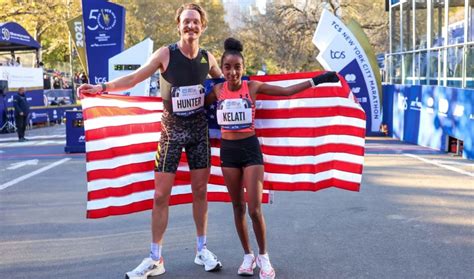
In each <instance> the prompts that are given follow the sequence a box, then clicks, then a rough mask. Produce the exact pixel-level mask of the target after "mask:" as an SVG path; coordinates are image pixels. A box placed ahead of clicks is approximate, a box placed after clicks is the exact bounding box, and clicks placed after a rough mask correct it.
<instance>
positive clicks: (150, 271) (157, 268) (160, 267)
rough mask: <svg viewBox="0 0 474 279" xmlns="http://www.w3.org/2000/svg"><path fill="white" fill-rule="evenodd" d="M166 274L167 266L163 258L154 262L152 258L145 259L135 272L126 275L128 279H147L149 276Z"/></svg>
mask: <svg viewBox="0 0 474 279" xmlns="http://www.w3.org/2000/svg"><path fill="white" fill-rule="evenodd" d="M163 273H165V265H164V263H163V257H161V259H160V260H159V261H154V260H152V259H151V258H145V259H143V261H142V263H141V264H139V265H138V266H137V267H136V268H135V269H134V270H132V271H129V272H127V273H126V274H125V278H126V279H147V278H148V276H157V275H161V274H163Z"/></svg>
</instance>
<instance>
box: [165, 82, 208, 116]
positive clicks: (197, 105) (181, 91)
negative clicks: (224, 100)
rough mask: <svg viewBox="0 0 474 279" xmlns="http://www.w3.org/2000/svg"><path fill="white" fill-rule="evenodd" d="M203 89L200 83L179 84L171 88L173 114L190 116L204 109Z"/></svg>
mask: <svg viewBox="0 0 474 279" xmlns="http://www.w3.org/2000/svg"><path fill="white" fill-rule="evenodd" d="M204 96H205V91H204V87H203V86H202V85H200V84H199V85H191V86H180V87H172V88H171V101H172V103H173V114H175V115H178V116H190V115H192V114H194V113H196V112H199V111H201V110H203V109H204Z"/></svg>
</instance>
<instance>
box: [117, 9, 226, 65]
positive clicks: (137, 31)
mask: <svg viewBox="0 0 474 279" xmlns="http://www.w3.org/2000/svg"><path fill="white" fill-rule="evenodd" d="M188 2H189V1H168V0H155V1H140V0H119V1H117V4H119V5H123V6H124V7H125V8H126V10H127V30H126V33H125V38H126V39H125V41H126V42H125V43H126V46H127V47H130V46H132V45H134V44H136V43H138V42H140V41H142V40H143V39H145V37H150V38H151V39H152V40H153V42H154V47H155V49H158V48H160V47H161V46H164V45H168V44H170V43H173V42H176V41H178V40H179V35H178V29H177V23H176V21H175V12H176V10H177V9H178V8H179V7H180V6H181V5H182V4H183V3H188ZM194 2H196V3H199V4H200V5H202V6H203V8H204V9H205V10H206V12H207V16H208V20H209V25H208V28H207V30H206V31H205V32H204V34H203V35H202V37H201V45H202V46H203V48H205V49H207V50H209V51H211V52H212V54H214V56H216V57H220V55H221V54H222V53H223V42H224V40H225V38H227V36H228V34H229V33H230V31H229V26H228V24H227V23H226V22H225V21H224V7H223V6H222V2H221V1H220V0H201V1H194Z"/></svg>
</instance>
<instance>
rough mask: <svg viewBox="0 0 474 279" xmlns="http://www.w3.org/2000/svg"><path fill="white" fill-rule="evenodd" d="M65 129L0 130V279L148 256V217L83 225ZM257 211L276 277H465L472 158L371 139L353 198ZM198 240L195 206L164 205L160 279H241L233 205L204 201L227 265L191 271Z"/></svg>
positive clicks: (118, 269)
mask: <svg viewBox="0 0 474 279" xmlns="http://www.w3.org/2000/svg"><path fill="white" fill-rule="evenodd" d="M64 134H65V131H64V125H57V126H53V127H45V128H39V129H33V130H28V131H27V133H26V136H27V138H28V137H29V138H30V141H28V142H24V143H19V142H17V141H16V138H15V135H14V134H1V135H0V159H1V160H0V173H1V175H0V278H9V279H14V278H32V279H33V278H35V279H36V278H90V279H92V278H98V279H99V278H100V279H104V278H123V277H124V273H125V272H126V271H129V270H131V269H133V268H134V267H135V266H136V265H137V264H139V263H140V261H141V260H142V259H143V258H144V257H145V256H147V254H148V250H149V243H150V211H146V212H140V213H135V214H131V215H124V216H115V217H109V218H104V219H95V220H90V219H86V218H85V212H86V197H87V196H86V195H87V191H86V172H85V157H84V154H67V153H64V145H65V136H64ZM263 210H264V214H265V218H266V222H267V235H268V246H269V253H270V258H271V260H272V263H273V265H274V267H275V269H276V272H277V278H473V274H474V162H472V161H467V160H464V159H462V158H460V157H457V156H452V155H449V154H445V153H442V152H438V151H434V150H431V149H428V148H424V147H420V146H415V145H409V144H405V143H401V142H399V141H397V140H394V139H390V138H368V139H367V145H366V156H365V164H364V175H363V182H362V187H361V191H360V192H349V191H344V190H339V189H326V190H322V191H319V192H314V193H313V192H276V193H275V196H274V202H273V204H269V205H264V209H263ZM250 227H251V226H250ZM252 243H253V247H254V249H256V247H257V245H256V242H255V238H254V237H253V236H252ZM194 245H195V229H194V222H193V220H192V215H191V206H190V205H180V206H174V207H171V209H170V222H169V225H168V230H167V232H166V235H165V245H164V251H163V255H164V258H165V267H166V273H165V274H164V275H162V276H159V277H156V278H238V276H237V275H236V273H237V268H238V266H239V265H240V263H241V260H242V256H243V251H242V249H241V248H240V242H239V240H238V237H237V234H236V232H235V228H234V224H233V218H232V208H231V205H230V204H228V203H209V228H208V246H209V249H210V250H212V251H213V252H214V253H216V254H217V255H218V257H219V258H220V260H221V261H222V263H223V265H224V267H223V269H222V270H221V271H220V272H215V273H208V272H205V271H204V270H203V268H202V267H199V266H197V265H195V264H194V263H193V259H194ZM254 277H255V278H258V276H257V275H254Z"/></svg>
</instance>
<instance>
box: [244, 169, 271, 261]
mask: <svg viewBox="0 0 474 279" xmlns="http://www.w3.org/2000/svg"><path fill="white" fill-rule="evenodd" d="M243 183H244V185H245V188H246V189H247V199H248V207H249V215H250V218H251V219H252V225H253V230H254V232H255V237H256V239H257V243H258V248H259V254H265V253H267V244H266V242H267V241H266V227H265V219H264V218H263V213H262V192H263V165H253V166H248V167H246V168H244V178H243Z"/></svg>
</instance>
